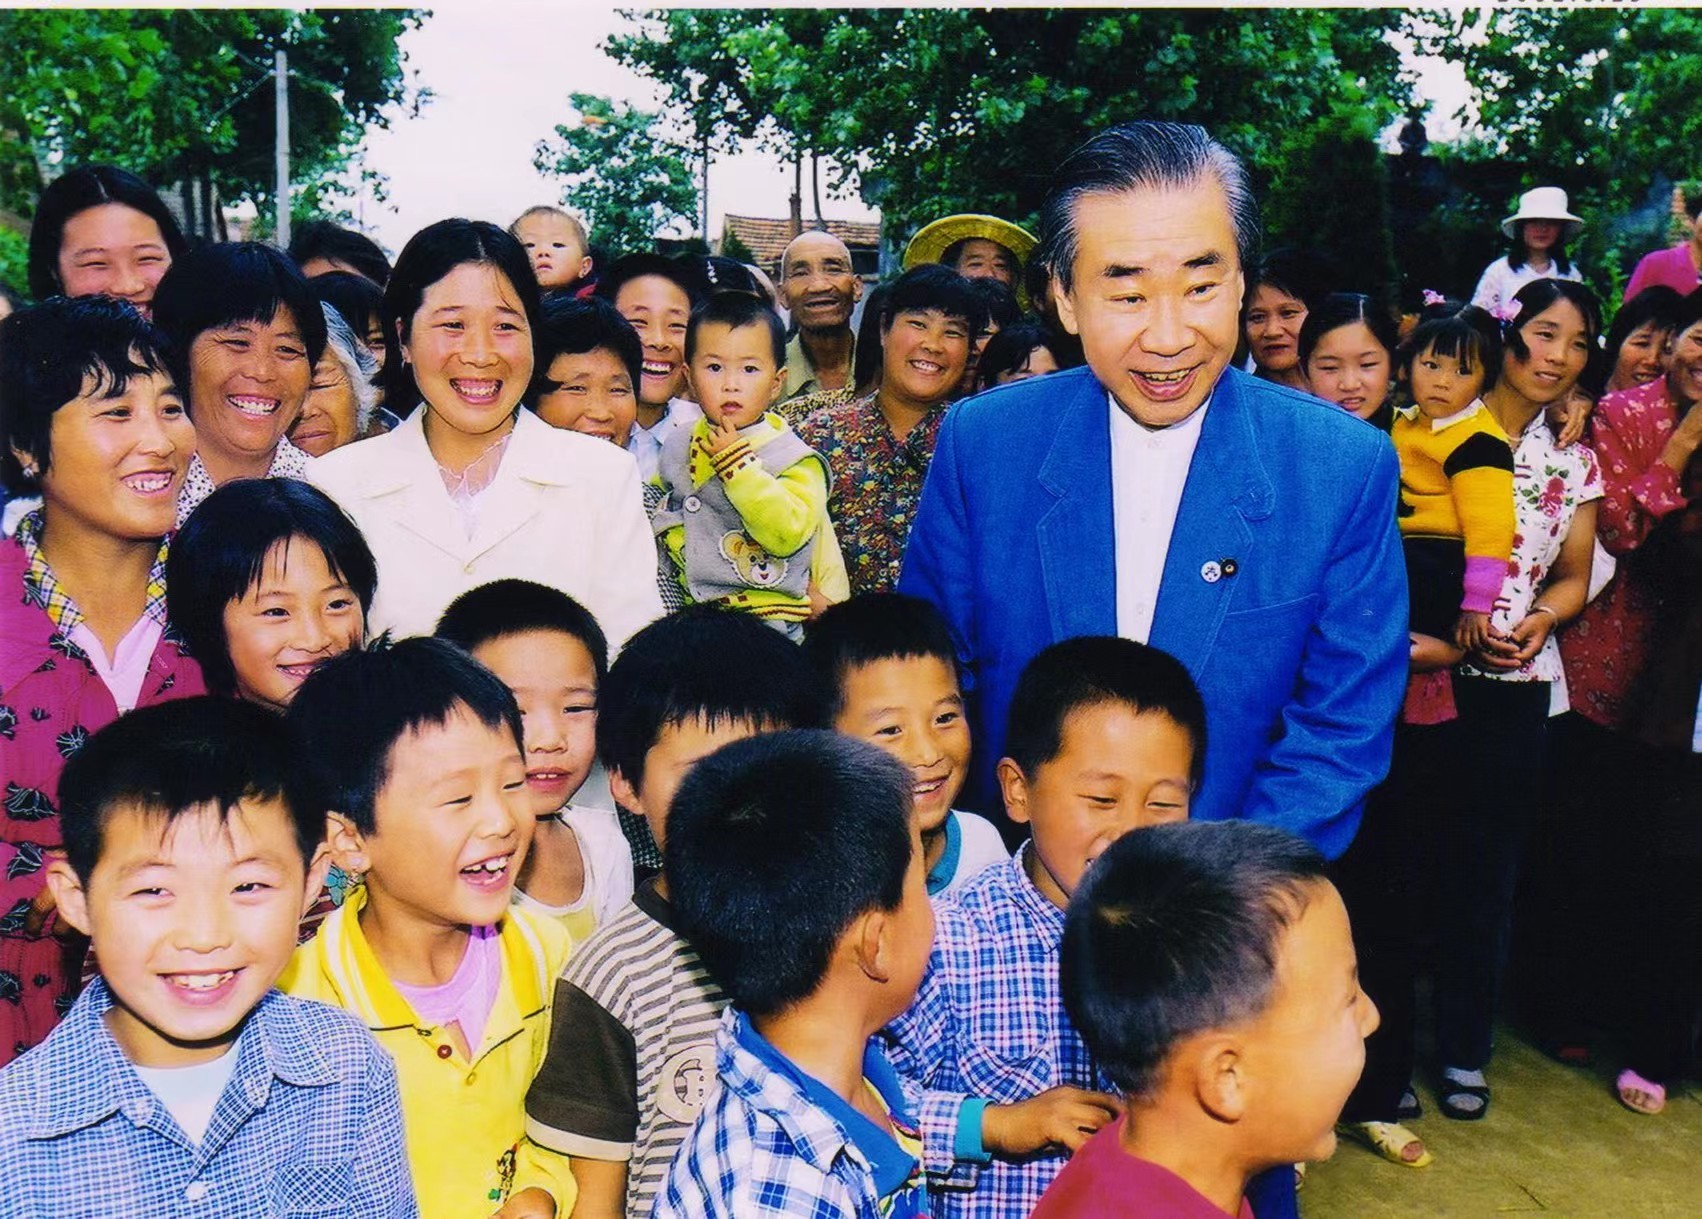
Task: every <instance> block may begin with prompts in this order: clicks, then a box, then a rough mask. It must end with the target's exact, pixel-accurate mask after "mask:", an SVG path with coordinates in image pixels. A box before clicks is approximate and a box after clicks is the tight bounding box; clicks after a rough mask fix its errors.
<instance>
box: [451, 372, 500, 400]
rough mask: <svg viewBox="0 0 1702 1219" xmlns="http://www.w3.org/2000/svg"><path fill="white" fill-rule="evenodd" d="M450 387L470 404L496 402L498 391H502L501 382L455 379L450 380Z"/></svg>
mask: <svg viewBox="0 0 1702 1219" xmlns="http://www.w3.org/2000/svg"><path fill="white" fill-rule="evenodd" d="M449 385H450V388H451V389H453V390H454V391H455V392H456V393H458V394H460V395H461V396H462V397H463V398H466V399H467V400H468V401H470V402H492V401H495V399H496V395H497V393H498V391H500V390H501V389H502V382H501V381H466V380H461V379H460V378H454V379H451V380H450V382H449Z"/></svg>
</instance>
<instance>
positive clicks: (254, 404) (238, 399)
mask: <svg viewBox="0 0 1702 1219" xmlns="http://www.w3.org/2000/svg"><path fill="white" fill-rule="evenodd" d="M226 401H228V402H229V403H230V404H231V405H232V406H234V407H236V409H237V410H239V411H241V412H242V413H243V414H245V415H248V416H251V417H253V418H255V419H264V418H265V417H266V416H268V415H270V414H273V413H274V412H275V411H276V410H277V409H278V399H276V398H256V397H252V396H250V395H248V394H232V395H231V396H230V397H229V398H228V399H226Z"/></svg>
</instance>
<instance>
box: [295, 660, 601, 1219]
mask: <svg viewBox="0 0 1702 1219" xmlns="http://www.w3.org/2000/svg"><path fill="white" fill-rule="evenodd" d="M289 721H290V723H291V726H292V727H293V728H294V730H295V732H296V734H297V738H298V740H299V741H300V744H301V747H302V754H303V758H304V760H305V762H306V766H307V770H308V775H309V779H310V782H311V786H312V788H313V789H314V791H315V794H316V797H317V799H318V800H319V801H320V802H321V803H322V804H323V806H324V807H325V809H326V810H327V813H328V820H329V833H328V849H329V851H330V853H331V855H332V856H333V858H334V859H335V860H336V862H337V863H338V864H340V865H341V866H342V867H343V869H344V870H345V871H347V872H349V873H351V874H357V875H362V876H364V878H365V883H364V886H363V887H361V888H359V889H357V890H356V891H355V893H354V894H353V895H351V897H350V898H349V900H348V901H347V902H346V903H345V904H344V905H343V906H342V907H341V908H339V909H338V910H337V911H335V912H334V913H333V914H332V915H331V916H330V917H329V918H327V919H326V920H325V922H324V924H323V925H321V927H320V929H319V931H318V933H317V934H316V935H315V936H314V938H313V939H312V940H311V941H309V942H308V943H307V944H305V945H303V946H302V947H301V949H299V950H298V952H297V954H296V957H295V959H294V960H293V961H292V962H291V964H290V967H289V968H288V969H287V970H286V971H285V973H284V976H283V978H282V979H281V980H280V982H279V986H280V988H281V989H283V990H284V991H286V992H287V993H289V994H293V995H297V996H300V997H302V998H307V999H318V1000H321V1001H323V1002H326V1003H331V1004H334V1005H336V1006H338V1007H341V1008H344V1009H345V1010H347V1011H350V1012H352V1013H354V1014H355V1015H356V1016H358V1017H360V1019H361V1020H362V1021H363V1022H365V1024H366V1025H367V1027H368V1028H369V1029H370V1030H371V1031H372V1035H373V1036H374V1037H375V1038H377V1040H378V1043H379V1044H380V1045H381V1046H383V1047H384V1049H385V1050H386V1051H388V1052H389V1054H390V1055H391V1057H392V1058H393V1059H395V1062H396V1073H397V1077H398V1080H399V1083H400V1090H401V1094H402V1113H403V1120H404V1125H405V1128H406V1135H407V1147H408V1161H409V1165H410V1167H411V1169H412V1172H413V1177H414V1187H415V1190H416V1191H417V1193H418V1194H419V1198H420V1214H421V1216H422V1219H491V1217H495V1219H554V1217H556V1216H563V1217H565V1216H566V1215H568V1214H569V1212H571V1211H572V1209H573V1204H574V1200H575V1197H576V1193H577V1191H576V1189H575V1186H574V1182H573V1176H572V1173H571V1172H570V1171H569V1169H568V1165H567V1161H566V1158H565V1157H563V1156H561V1155H559V1154H557V1153H555V1152H552V1151H549V1150H547V1149H545V1148H543V1147H540V1146H538V1145H537V1144H535V1143H533V1142H532V1141H531V1140H529V1139H528V1138H526V1136H525V1125H526V1111H525V1102H526V1090H527V1088H528V1087H529V1086H530V1085H531V1082H532V1077H533V1076H534V1075H535V1074H537V1071H538V1066H539V1064H540V1063H541V1061H542V1059H543V1054H544V1049H545V1046H546V1044H547V1041H548V1036H549V1020H550V1002H551V998H552V996H553V993H554V991H553V980H554V978H555V975H556V973H557V972H558V971H559V970H560V968H561V966H562V964H563V963H564V962H565V960H566V958H567V953H568V949H569V947H570V946H571V945H570V939H569V936H568V933H567V932H566V931H565V930H564V929H563V928H562V927H561V926H560V924H559V923H556V922H554V921H553V920H549V919H542V918H535V917H533V916H532V915H529V914H527V913H526V912H525V911H523V910H515V909H511V908H510V904H509V903H510V900H511V898H512V897H513V893H514V882H515V878H516V877H517V876H518V875H519V873H520V867H521V864H522V863H523V862H524V860H525V856H526V851H527V848H528V846H529V845H530V844H531V840H532V833H533V827H534V823H535V818H534V817H533V815H532V810H531V806H530V801H529V797H528V794H527V790H526V763H525V759H524V755H523V753H522V743H521V742H522V736H521V726H520V712H519V710H518V708H517V707H516V705H515V702H514V696H513V695H512V694H511V693H509V690H508V687H507V686H505V685H503V684H502V682H501V681H500V680H499V679H498V678H497V677H496V676H495V675H494V674H492V673H490V672H489V671H488V670H486V669H484V668H483V667H482V666H480V665H479V664H478V663H477V662H475V661H474V660H473V659H472V658H471V657H469V656H467V655H466V653H464V652H462V651H461V650H460V649H459V648H457V647H455V646H454V645H453V644H450V643H448V642H446V641H444V640H439V639H424V638H416V639H405V640H403V641H402V642H401V643H398V644H396V645H395V646H394V647H393V648H390V649H388V650H385V651H378V652H363V651H354V652H349V653H346V654H344V655H343V656H340V657H338V658H336V659H335V660H333V661H330V662H327V663H326V664H325V665H323V666H322V667H321V668H320V669H319V670H318V671H316V672H315V673H314V674H313V675H312V676H311V677H309V678H308V679H307V681H306V682H304V683H303V684H302V687H301V690H300V692H299V693H298V694H297V696H296V701H295V703H294V704H292V706H291V708H290V713H289Z"/></svg>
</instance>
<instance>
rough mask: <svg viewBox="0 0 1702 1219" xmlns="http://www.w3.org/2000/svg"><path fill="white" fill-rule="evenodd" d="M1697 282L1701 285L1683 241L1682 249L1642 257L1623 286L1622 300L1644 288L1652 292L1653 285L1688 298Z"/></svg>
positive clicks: (1671, 248)
mask: <svg viewBox="0 0 1702 1219" xmlns="http://www.w3.org/2000/svg"><path fill="white" fill-rule="evenodd" d="M1698 282H1702V275H1698V274H1697V272H1696V264H1695V263H1694V262H1692V261H1691V259H1690V243H1689V242H1688V241H1687V242H1685V243H1684V244H1683V245H1675V246H1672V247H1670V248H1669V249H1665V250H1656V251H1655V252H1654V253H1653V254H1645V255H1643V257H1642V258H1641V259H1639V260H1638V262H1637V269H1636V270H1635V271H1633V272H1631V281H1630V282H1629V283H1627V284H1626V285H1625V299H1626V300H1630V299H1631V298H1632V297H1633V296H1636V295H1637V294H1638V293H1639V292H1641V291H1642V290H1643V289H1644V288H1653V287H1655V286H1656V285H1657V284H1662V285H1665V286H1666V287H1668V288H1672V289H1674V290H1675V291H1677V292H1680V293H1682V294H1683V295H1685V296H1689V295H1690V294H1691V293H1692V292H1694V291H1696V287H1697V284H1698Z"/></svg>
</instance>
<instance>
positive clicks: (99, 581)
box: [0, 297, 202, 1064]
mask: <svg viewBox="0 0 1702 1219" xmlns="http://www.w3.org/2000/svg"><path fill="white" fill-rule="evenodd" d="M0 402H3V403H4V404H5V409H4V414H3V416H0V481H3V482H4V485H5V487H6V490H7V491H8V493H10V494H13V495H20V494H25V495H27V494H36V493H39V494H40V496H41V499H42V503H41V507H40V508H38V509H36V510H35V511H34V512H31V513H30V514H29V515H28V516H26V517H24V518H23V521H22V523H21V524H20V526H19V528H18V533H17V536H16V537H14V538H7V539H5V540H3V541H0V775H4V776H5V797H4V799H5V805H4V817H3V818H0V1000H4V1002H0V1064H3V1063H6V1062H10V1061H11V1060H12V1059H13V1058H14V1057H15V1056H16V1055H18V1054H20V1053H22V1052H23V1051H24V1050H27V1049H29V1048H30V1047H31V1046H33V1045H35V1044H36V1043H38V1042H39V1041H41V1040H42V1038H44V1037H45V1036H46V1035H47V1033H48V1032H49V1031H50V1030H51V1029H52V1027H53V1026H54V1025H55V1024H56V1023H57V1022H58V1020H59V1017H60V1016H61V1015H62V1014H63V1013H64V1011H65V1010H66V1009H67V1008H68V1007H69V1006H70V1003H71V1000H72V998H73V997H74V996H75V988H76V977H77V969H78V966H79V965H80V963H81V961H82V958H83V942H82V940H81V939H80V938H78V937H74V935H73V934H72V933H70V932H69V931H68V930H67V929H66V928H65V927H64V926H63V924H60V923H59V922H58V921H57V920H56V919H55V917H54V909H53V900H52V898H51V896H50V895H49V893H48V891H47V890H46V889H45V887H44V886H43V868H44V863H45V858H44V857H45V855H46V854H47V853H49V852H51V851H53V850H55V849H57V848H58V847H59V845H60V838H59V815H58V810H57V800H58V788H59V773H60V770H61V769H62V768H63V767H64V765H65V759H66V758H67V757H69V756H70V755H71V754H72V753H74V752H75V751H76V750H77V748H78V747H79V746H80V745H81V744H82V743H83V741H84V740H86V739H87V738H88V736H89V734H90V733H92V732H95V731H96V730H97V729H99V728H101V727H103V726H105V725H106V724H107V723H109V722H111V721H112V720H114V719H116V718H117V717H118V716H119V714H120V713H122V712H125V711H128V710H130V709H131V708H133V707H137V706H145V705H148V704H151V703H155V702H161V701H163V700H165V699H169V698H180V697H183V696H185V695H190V694H200V693H201V692H202V685H201V671H200V669H199V668H198V667H197V666H196V664H195V662H194V661H193V660H190V659H189V658H188V657H187V656H186V655H185V654H184V652H183V649H182V647H181V646H180V645H179V644H178V643H177V642H175V641H174V639H173V638H172V637H171V634H170V632H169V631H168V630H167V629H166V622H165V575H164V573H165V550H166V535H167V534H168V533H169V532H170V530H171V528H172V524H173V522H174V521H175V520H176V517H177V493H178V491H179V490H180V489H181V488H182V486H183V478H184V473H185V471H186V470H187V469H188V465H189V457H190V455H191V454H192V453H194V451H195V429H194V427H193V426H192V425H191V424H190V422H189V417H188V415H187V414H186V413H185V411H184V407H183V399H182V397H181V396H180V395H179V393H178V391H177V387H176V386H175V385H174V384H173V382H172V378H171V374H170V373H169V372H167V371H166V361H165V357H164V355H163V354H162V351H161V341H160V338H159V335H158V332H157V331H155V330H154V329H153V328H152V327H151V326H149V325H148V324H147V323H146V322H144V321H143V320H142V319H141V317H140V315H139V314H137V313H136V312H135V311H134V310H133V309H132V308H131V307H130V306H129V305H126V304H122V303H120V302H117V301H113V300H110V299H107V298H104V297H87V298H82V299H77V300H67V299H64V298H55V299H53V300H49V301H46V302H44V303H43V304H40V305H37V306H36V307H34V308H33V309H26V310H23V311H22V312H19V313H16V314H13V315H12V316H11V317H9V318H7V319H6V320H5V321H4V322H0ZM73 941H74V942H73Z"/></svg>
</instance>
